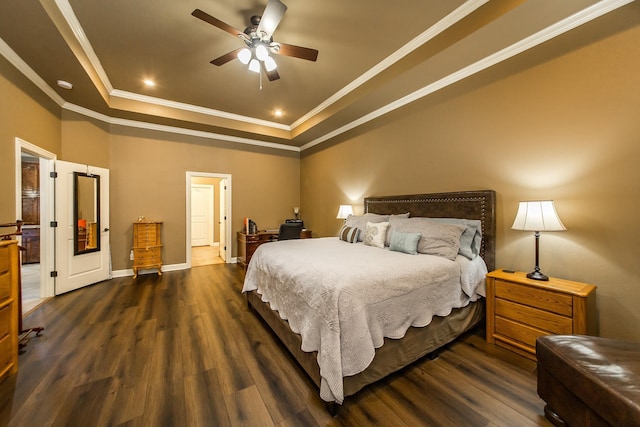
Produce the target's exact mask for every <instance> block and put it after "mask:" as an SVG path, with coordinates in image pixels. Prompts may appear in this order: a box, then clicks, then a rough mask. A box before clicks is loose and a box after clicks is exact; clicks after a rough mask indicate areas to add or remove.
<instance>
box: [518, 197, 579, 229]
mask: <svg viewBox="0 0 640 427" xmlns="http://www.w3.org/2000/svg"><path fill="white" fill-rule="evenodd" d="M511 228H512V229H514V230H524V231H563V230H566V228H565V226H564V225H563V224H562V221H560V218H559V217H558V213H557V212H556V207H555V205H554V204H553V200H537V201H531V202H520V205H519V206H518V213H517V214H516V219H515V220H514V221H513V225H512V226H511Z"/></svg>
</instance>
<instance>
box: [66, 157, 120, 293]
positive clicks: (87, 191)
mask: <svg viewBox="0 0 640 427" xmlns="http://www.w3.org/2000/svg"><path fill="white" fill-rule="evenodd" d="M55 169H56V173H57V178H56V179H55V197H56V203H55V204H56V208H55V212H56V221H57V223H58V224H57V227H56V233H55V234H56V237H55V240H56V271H57V277H56V283H55V293H56V295H60V294H62V293H65V292H69V291H72V290H74V289H78V288H81V287H83V286H87V285H90V284H93V283H97V282H100V281H103V280H107V279H109V278H110V277H111V271H110V270H111V268H110V267H111V266H110V262H109V260H110V258H109V254H110V252H111V251H110V243H109V169H103V168H99V167H95V166H88V165H80V164H76V163H69V162H63V161H56V162H55Z"/></svg>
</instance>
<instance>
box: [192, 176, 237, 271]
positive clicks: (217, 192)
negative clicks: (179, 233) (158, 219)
mask: <svg viewBox="0 0 640 427" xmlns="http://www.w3.org/2000/svg"><path fill="white" fill-rule="evenodd" d="M186 190H187V191H186V194H187V242H186V247H187V257H186V258H187V265H188V266H189V267H198V266H203V265H211V264H220V263H225V262H229V259H228V254H229V255H230V249H231V245H230V243H229V239H228V236H230V235H231V232H230V227H231V221H230V220H228V219H230V218H231V204H230V200H231V175H228V174H217V173H207V172H187V189H186Z"/></svg>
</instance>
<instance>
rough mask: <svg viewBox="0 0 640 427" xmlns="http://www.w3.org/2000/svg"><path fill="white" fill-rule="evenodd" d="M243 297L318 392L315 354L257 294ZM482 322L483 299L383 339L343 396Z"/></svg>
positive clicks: (349, 380)
mask: <svg viewBox="0 0 640 427" xmlns="http://www.w3.org/2000/svg"><path fill="white" fill-rule="evenodd" d="M246 296H247V302H248V304H249V307H250V308H252V309H253V310H255V311H256V312H257V313H258V314H259V315H260V317H262V319H263V320H264V321H265V322H266V323H267V325H269V327H270V328H271V330H272V331H273V332H274V333H275V334H276V335H277V336H278V338H279V339H280V341H282V343H283V344H284V346H285V347H286V348H287V349H288V350H289V352H290V353H291V354H292V355H293V357H294V358H295V359H296V360H297V361H298V363H299V364H300V366H301V367H302V368H303V369H304V370H305V371H306V372H307V374H308V375H309V377H310V378H311V379H312V380H313V382H314V383H315V384H316V386H317V387H318V389H319V388H320V367H319V366H318V362H317V360H316V359H317V353H316V352H311V353H309V352H304V351H302V350H301V347H302V338H301V337H300V335H298V334H296V333H294V332H293V331H291V329H290V328H289V323H288V322H287V321H286V320H283V319H281V318H280V316H279V315H278V313H277V312H275V311H273V310H272V309H271V307H270V306H269V304H268V303H265V302H262V300H261V298H260V295H258V294H257V293H256V291H251V292H247V293H246ZM483 319H484V299H481V300H479V301H476V302H472V303H470V304H469V305H467V306H466V307H462V308H457V309H453V310H452V312H451V314H449V315H448V316H446V317H440V316H434V317H433V320H432V321H431V323H430V324H429V325H427V326H425V327H423V328H414V327H411V328H409V330H407V333H406V334H405V336H404V337H403V338H402V339H389V338H385V340H384V345H383V346H382V347H380V348H378V349H377V350H376V355H375V357H374V359H373V361H372V362H371V364H370V365H369V366H368V367H367V369H366V370H364V371H363V372H360V373H358V374H356V375H353V376H349V377H345V378H344V380H343V381H344V383H343V384H344V396H345V397H347V396H351V395H353V394H355V393H357V392H358V391H359V390H361V389H362V388H363V387H365V386H366V385H368V384H371V383H374V382H376V381H378V380H379V379H381V378H384V377H386V376H387V375H389V374H391V373H393V372H395V371H398V370H400V369H402V368H404V367H405V366H407V365H409V364H411V363H413V362H415V361H416V360H418V359H420V358H421V357H423V356H425V355H427V354H429V353H433V352H434V351H436V350H438V349H439V348H441V347H442V346H444V345H446V344H448V343H450V342H451V341H453V340H454V339H455V338H457V337H458V336H460V335H461V334H463V333H464V332H466V331H468V330H469V329H471V328H472V327H473V326H475V325H476V324H478V323H479V322H480V321H482V320H483Z"/></svg>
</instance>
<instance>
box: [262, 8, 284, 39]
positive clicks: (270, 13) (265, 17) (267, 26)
mask: <svg viewBox="0 0 640 427" xmlns="http://www.w3.org/2000/svg"><path fill="white" fill-rule="evenodd" d="M286 11H287V6H286V5H285V4H284V3H282V2H281V1H280V0H269V3H267V7H265V8H264V13H263V14H262V18H260V24H258V34H261V33H265V34H266V35H267V37H271V36H272V35H273V32H274V31H275V30H276V28H277V27H278V24H280V21H281V20H282V17H283V16H284V13H285V12H286Z"/></svg>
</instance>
